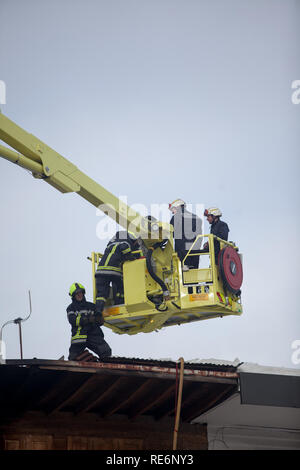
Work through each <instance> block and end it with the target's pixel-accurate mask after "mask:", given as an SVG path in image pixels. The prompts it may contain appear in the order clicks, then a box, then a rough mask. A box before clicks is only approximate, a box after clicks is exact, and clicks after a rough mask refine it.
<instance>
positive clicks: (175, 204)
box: [169, 199, 185, 211]
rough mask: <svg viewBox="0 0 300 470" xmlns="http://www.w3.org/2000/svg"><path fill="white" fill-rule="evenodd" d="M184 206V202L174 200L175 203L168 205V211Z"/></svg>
mask: <svg viewBox="0 0 300 470" xmlns="http://www.w3.org/2000/svg"><path fill="white" fill-rule="evenodd" d="M180 206H185V202H184V201H183V200H182V199H175V201H173V202H171V203H170V204H169V209H170V211H171V210H172V209H174V208H175V207H180Z"/></svg>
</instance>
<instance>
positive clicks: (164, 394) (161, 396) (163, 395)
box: [129, 383, 176, 420]
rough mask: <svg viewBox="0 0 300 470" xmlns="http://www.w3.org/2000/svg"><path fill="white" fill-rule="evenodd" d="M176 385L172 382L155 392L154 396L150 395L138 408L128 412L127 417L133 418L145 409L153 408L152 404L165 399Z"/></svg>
mask: <svg viewBox="0 0 300 470" xmlns="http://www.w3.org/2000/svg"><path fill="white" fill-rule="evenodd" d="M175 387H176V384H175V383H172V385H170V386H169V387H168V388H167V389H166V390H164V391H163V392H160V391H159V393H158V394H157V396H156V397H155V398H152V397H150V398H149V399H148V400H147V401H146V403H144V404H143V405H142V406H141V407H140V408H138V409H137V410H136V411H135V412H133V413H130V414H129V419H132V420H133V419H135V418H136V417H137V416H139V415H141V414H143V413H145V411H147V410H149V409H150V408H153V406H155V405H157V403H160V402H161V401H163V400H165V399H166V398H168V397H169V396H170V395H171V393H172V392H173V391H174V389H175Z"/></svg>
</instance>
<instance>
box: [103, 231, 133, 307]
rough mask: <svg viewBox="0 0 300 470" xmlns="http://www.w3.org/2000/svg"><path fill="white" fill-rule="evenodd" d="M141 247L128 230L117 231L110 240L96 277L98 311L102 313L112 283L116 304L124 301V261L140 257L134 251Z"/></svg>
mask: <svg viewBox="0 0 300 470" xmlns="http://www.w3.org/2000/svg"><path fill="white" fill-rule="evenodd" d="M138 249H139V240H138V239H137V238H136V237H135V236H134V234H131V233H129V232H126V231H120V232H117V233H116V235H115V236H114V237H113V238H112V239H111V240H110V241H109V242H108V244H107V247H106V249H105V252H104V255H103V256H102V258H101V259H100V262H99V264H98V267H97V270H96V273H95V278H96V289H97V297H96V312H97V314H100V315H102V312H103V309H104V305H105V302H106V300H107V299H108V297H109V294H110V286H111V285H112V290H113V298H114V304H115V305H118V304H122V303H124V288H123V263H124V262H125V261H132V260H134V259H137V258H139V257H140V254H139V253H133V251H137V250H138Z"/></svg>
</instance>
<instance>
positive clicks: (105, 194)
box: [0, 113, 171, 245]
mask: <svg viewBox="0 0 300 470" xmlns="http://www.w3.org/2000/svg"><path fill="white" fill-rule="evenodd" d="M0 139H1V140H3V141H4V142H5V143H6V144H8V145H9V146H11V147H13V148H14V149H15V150H16V151H17V152H18V153H17V152H15V151H13V150H11V149H9V148H7V147H4V146H3V145H0V156H1V157H3V158H5V159H6V160H9V161H11V162H13V163H16V164H17V165H19V166H21V167H23V168H25V169H27V170H30V171H31V172H32V174H33V176H34V177H36V178H42V179H43V180H44V181H45V182H46V183H48V184H50V185H51V186H53V187H54V188H56V189H58V190H59V191H60V192H62V193H68V192H75V193H77V194H79V195H80V196H81V197H83V198H84V199H86V200H87V201H88V202H90V203H91V204H93V205H94V206H96V207H100V209H101V210H102V211H103V212H105V213H106V214H107V215H108V216H109V217H111V218H113V219H114V220H116V222H117V223H118V224H120V225H121V226H122V227H124V228H125V229H126V230H130V231H132V232H134V233H137V234H138V235H140V236H141V237H142V238H143V239H144V240H148V244H149V242H150V245H151V244H152V242H151V237H150V232H151V233H152V236H153V232H155V231H156V234H155V240H154V242H153V243H155V242H157V240H162V239H164V238H169V237H170V230H171V228H170V225H169V224H166V223H162V222H159V223H156V224H151V223H150V222H149V220H148V219H146V218H144V217H142V216H141V215H140V214H138V213H137V212H135V211H134V210H132V209H131V208H130V207H128V206H127V205H126V204H125V203H124V202H122V201H121V200H120V199H119V198H117V197H116V196H114V195H113V194H112V193H110V192H109V191H107V190H106V189H105V188H104V187H103V186H101V185H100V184H98V183H96V182H95V181H94V180H93V179H91V178H89V177H88V176H87V175H85V174H84V173H83V172H82V171H80V170H79V169H78V168H77V167H76V165H74V164H73V163H71V162H70V161H69V160H67V159H66V158H64V157H63V156H62V155H60V154H59V153H57V152H56V151H55V150H53V149H52V148H51V147H49V146H48V145H46V144H45V143H44V142H42V141H41V140H39V139H38V138H36V137H35V136H34V135H32V134H29V133H28V132H26V131H25V130H23V129H22V128H21V127H19V126H18V125H17V124H15V123H14V122H13V121H11V120H10V119H8V118H7V117H6V116H4V115H3V114H1V113H0ZM151 227H152V228H151ZM153 227H154V228H153Z"/></svg>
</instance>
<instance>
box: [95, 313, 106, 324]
mask: <svg viewBox="0 0 300 470" xmlns="http://www.w3.org/2000/svg"><path fill="white" fill-rule="evenodd" d="M95 323H96V325H98V326H102V325H103V323H104V320H103V315H102V314H99V313H96V315H95Z"/></svg>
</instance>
